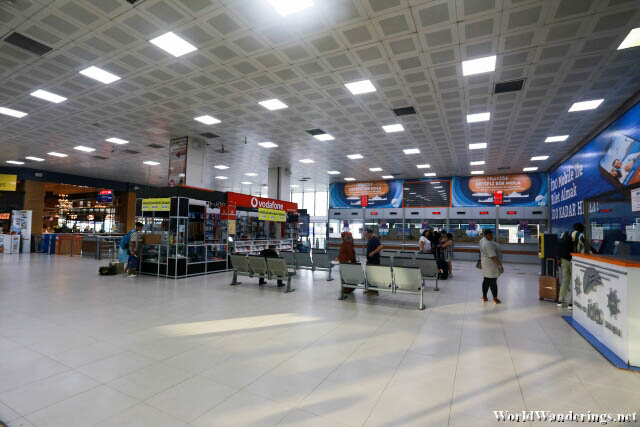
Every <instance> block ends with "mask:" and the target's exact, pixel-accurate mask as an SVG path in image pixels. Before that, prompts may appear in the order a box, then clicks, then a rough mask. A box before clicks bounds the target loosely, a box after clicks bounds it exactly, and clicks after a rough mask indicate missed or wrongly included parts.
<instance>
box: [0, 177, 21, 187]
mask: <svg viewBox="0 0 640 427" xmlns="http://www.w3.org/2000/svg"><path fill="white" fill-rule="evenodd" d="M17 182H18V175H6V174H0V191H16V183H17Z"/></svg>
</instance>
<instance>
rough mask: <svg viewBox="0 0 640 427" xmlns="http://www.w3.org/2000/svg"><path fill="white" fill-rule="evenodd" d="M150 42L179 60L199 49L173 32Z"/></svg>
mask: <svg viewBox="0 0 640 427" xmlns="http://www.w3.org/2000/svg"><path fill="white" fill-rule="evenodd" d="M149 41H150V42H151V44H153V45H156V46H158V47H159V48H160V49H162V50H164V51H165V52H168V53H170V54H171V55H173V56H175V57H176V58H179V57H181V56H182V55H185V54H187V53H189V52H193V51H194V50H198V48H197V47H195V46H194V45H192V44H191V43H189V42H188V41H186V40H185V39H183V38H181V37H178V36H177V35H176V34H174V33H173V32H171V31H169V32H168V33H164V34H163V35H161V36H159V37H156V38H155V39H152V40H149Z"/></svg>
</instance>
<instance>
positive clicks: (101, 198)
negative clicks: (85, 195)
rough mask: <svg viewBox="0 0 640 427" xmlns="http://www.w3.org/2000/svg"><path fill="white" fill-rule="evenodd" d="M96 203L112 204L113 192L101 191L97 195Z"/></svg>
mask: <svg viewBox="0 0 640 427" xmlns="http://www.w3.org/2000/svg"><path fill="white" fill-rule="evenodd" d="M98 203H113V190H102V191H100V192H99V193H98Z"/></svg>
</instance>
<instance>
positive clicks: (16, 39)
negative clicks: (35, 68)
mask: <svg viewBox="0 0 640 427" xmlns="http://www.w3.org/2000/svg"><path fill="white" fill-rule="evenodd" d="M4 41H6V42H7V43H11V44H12V45H14V46H18V47H19V48H22V49H24V50H28V51H29V52H31V53H35V54H36V55H40V56H41V55H44V54H45V53H47V52H49V51H50V50H51V48H50V47H49V46H47V45H44V44H42V43H40V42H37V41H35V40H33V39H30V38H29V37H27V36H23V35H22V34H20V33H16V32H13V33H11V34H9V36H8V37H6V38H5V39H4Z"/></svg>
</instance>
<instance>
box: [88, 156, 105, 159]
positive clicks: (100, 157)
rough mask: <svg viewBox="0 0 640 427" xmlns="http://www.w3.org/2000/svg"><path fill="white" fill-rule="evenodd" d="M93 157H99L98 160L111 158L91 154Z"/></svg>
mask: <svg viewBox="0 0 640 427" xmlns="http://www.w3.org/2000/svg"><path fill="white" fill-rule="evenodd" d="M91 157H93V158H94V159H98V160H109V158H108V157H102V156H91Z"/></svg>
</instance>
